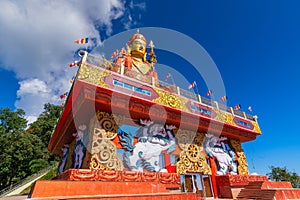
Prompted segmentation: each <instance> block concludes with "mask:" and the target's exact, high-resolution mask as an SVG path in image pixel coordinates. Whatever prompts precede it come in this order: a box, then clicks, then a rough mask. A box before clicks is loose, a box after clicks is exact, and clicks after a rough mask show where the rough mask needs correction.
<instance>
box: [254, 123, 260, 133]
mask: <svg viewBox="0 0 300 200" xmlns="http://www.w3.org/2000/svg"><path fill="white" fill-rule="evenodd" d="M252 124H253V126H254V129H253V130H254V131H255V132H257V133H260V134H261V130H260V128H259V126H258V123H257V122H252Z"/></svg>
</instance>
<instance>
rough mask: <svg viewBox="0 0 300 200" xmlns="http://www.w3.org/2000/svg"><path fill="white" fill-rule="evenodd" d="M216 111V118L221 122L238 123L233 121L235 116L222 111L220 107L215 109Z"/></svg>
mask: <svg viewBox="0 0 300 200" xmlns="http://www.w3.org/2000/svg"><path fill="white" fill-rule="evenodd" d="M214 112H215V113H216V117H215V118H214V119H215V120H218V121H220V122H223V123H226V124H230V125H236V124H235V123H234V121H233V118H234V116H233V115H232V114H230V113H226V112H222V111H220V110H218V109H214Z"/></svg>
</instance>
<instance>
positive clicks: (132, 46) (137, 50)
mask: <svg viewBox="0 0 300 200" xmlns="http://www.w3.org/2000/svg"><path fill="white" fill-rule="evenodd" d="M127 45H128V47H129V51H130V54H131V55H135V56H139V57H141V58H143V57H144V56H145V53H146V48H147V40H146V38H145V37H144V36H143V35H142V34H140V33H139V31H137V33H135V34H133V35H132V36H131V38H130V39H129V41H128V43H127Z"/></svg>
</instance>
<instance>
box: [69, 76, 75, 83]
mask: <svg viewBox="0 0 300 200" xmlns="http://www.w3.org/2000/svg"><path fill="white" fill-rule="evenodd" d="M74 78H75V77H74V76H73V77H72V79H71V80H70V83H71V84H72V83H73V82H74Z"/></svg>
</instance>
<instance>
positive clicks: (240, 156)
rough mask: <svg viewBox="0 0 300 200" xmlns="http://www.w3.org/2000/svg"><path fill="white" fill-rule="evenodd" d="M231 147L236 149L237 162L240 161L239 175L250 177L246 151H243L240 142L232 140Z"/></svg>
mask: <svg viewBox="0 0 300 200" xmlns="http://www.w3.org/2000/svg"><path fill="white" fill-rule="evenodd" d="M229 141H230V145H231V146H232V148H233V149H234V151H235V153H236V155H237V161H238V174H240V175H248V174H249V171H248V163H247V160H246V156H245V153H244V150H243V149H242V145H241V142H240V141H238V140H234V139H230V140H229Z"/></svg>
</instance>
